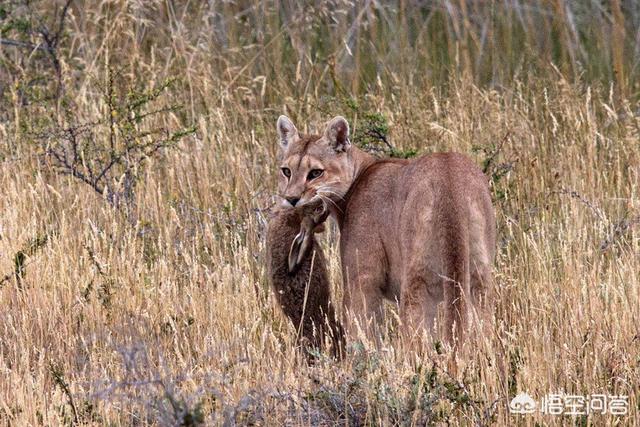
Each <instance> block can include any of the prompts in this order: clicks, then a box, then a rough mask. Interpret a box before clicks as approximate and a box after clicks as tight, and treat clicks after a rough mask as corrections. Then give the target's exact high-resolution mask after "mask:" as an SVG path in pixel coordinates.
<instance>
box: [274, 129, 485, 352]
mask: <svg viewBox="0 0 640 427" xmlns="http://www.w3.org/2000/svg"><path fill="white" fill-rule="evenodd" d="M276 127H277V131H278V136H279V140H280V155H279V174H278V175H279V178H278V193H279V195H280V196H281V198H282V206H283V207H284V208H285V209H292V210H294V211H295V210H297V209H300V208H301V207H304V206H306V205H309V206H314V205H315V204H316V203H318V202H319V201H322V202H323V203H324V204H325V205H326V206H327V208H328V210H329V213H330V215H331V216H332V217H333V218H334V219H335V221H336V222H337V224H338V226H339V229H340V256H341V261H342V277H343V284H344V301H343V302H344V308H345V311H346V313H347V316H346V317H345V318H346V319H349V322H347V323H346V325H347V329H348V330H352V328H353V327H354V326H355V325H356V324H359V325H360V326H361V327H363V328H365V329H366V330H370V328H371V327H374V326H375V325H376V323H377V322H379V320H380V318H381V315H382V307H383V301H384V300H385V299H387V300H391V301H393V302H397V303H398V305H399V310H400V319H401V323H402V329H403V331H404V332H405V333H406V334H408V335H409V336H413V335H414V334H422V333H423V332H424V331H425V330H426V331H428V332H429V334H433V333H435V334H444V338H445V339H446V340H448V341H449V342H452V343H454V345H455V343H457V342H459V341H461V340H464V339H465V335H467V334H468V333H469V330H470V328H474V329H477V327H478V326H479V325H478V324H479V323H481V322H482V323H485V324H486V322H489V321H490V320H491V316H490V312H491V308H492V304H493V293H494V292H493V282H492V264H493V260H494V256H495V246H496V242H495V240H496V230H495V214H494V209H493V206H492V202H491V196H490V192H489V185H488V180H487V178H486V177H485V175H484V174H483V173H482V171H481V170H480V169H479V168H478V167H477V166H476V165H475V164H474V162H473V161H472V160H470V159H469V158H467V157H466V156H464V155H462V154H457V153H436V154H428V155H425V156H423V157H419V158H416V159H411V160H400V159H387V160H380V159H376V158H375V157H373V156H372V155H370V154H368V153H366V152H365V151H363V150H361V149H359V148H358V147H356V146H355V145H353V144H351V142H350V140H349V124H348V123H347V121H346V120H345V119H344V118H343V117H339V116H338V117H335V118H334V119H332V120H331V121H330V122H329V123H328V124H327V126H326V129H325V131H324V133H323V134H322V135H303V134H300V133H299V132H298V130H297V129H296V127H295V126H294V124H293V123H292V121H291V120H290V119H289V118H287V117H286V116H281V117H280V118H279V119H278V121H277V126H276ZM290 227H293V228H291V229H289V230H288V233H289V234H288V235H287V236H285V235H284V234H283V235H281V236H280V237H281V238H282V239H283V242H281V243H282V244H283V245H284V246H286V244H287V241H288V242H289V244H291V242H292V241H293V239H292V238H291V237H292V236H294V235H298V234H299V231H296V232H295V233H294V231H295V230H294V228H295V223H292V225H291V226H290ZM274 238H275V237H274ZM294 245H295V242H294ZM291 249H292V250H293V246H292V247H291ZM284 252H286V253H289V252H290V251H289V250H285V251H284ZM284 252H283V253H284ZM316 253H318V252H316ZM323 262H324V258H323V257H322V256H320V257H317V258H316V260H315V263H314V264H315V265H314V268H321V269H324V267H321V266H320V264H321V263H323ZM308 263H309V260H308V258H305V257H302V258H300V259H299V260H298V258H295V259H293V260H292V263H291V266H290V267H293V268H295V267H296V265H298V264H300V265H302V264H304V265H306V266H308ZM287 266H289V262H287ZM322 271H324V270H322ZM322 286H325V284H324V281H323V283H322Z"/></svg>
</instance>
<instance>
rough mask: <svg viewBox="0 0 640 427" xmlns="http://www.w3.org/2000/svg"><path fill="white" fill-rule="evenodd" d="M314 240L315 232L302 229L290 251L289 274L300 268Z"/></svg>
mask: <svg viewBox="0 0 640 427" xmlns="http://www.w3.org/2000/svg"><path fill="white" fill-rule="evenodd" d="M312 238H313V231H308V230H306V229H300V232H299V233H298V234H297V235H296V237H295V238H294V239H293V242H292V243H291V248H290V249H289V273H293V272H294V271H296V269H297V268H298V267H299V266H300V263H301V262H302V260H303V259H304V256H305V255H306V253H307V250H308V249H309V246H311V239H312Z"/></svg>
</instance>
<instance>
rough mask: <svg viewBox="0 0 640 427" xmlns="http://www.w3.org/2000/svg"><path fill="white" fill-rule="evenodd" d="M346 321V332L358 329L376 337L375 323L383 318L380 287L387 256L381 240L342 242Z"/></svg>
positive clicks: (376, 325) (382, 286)
mask: <svg viewBox="0 0 640 427" xmlns="http://www.w3.org/2000/svg"><path fill="white" fill-rule="evenodd" d="M341 249H342V250H341V258H342V278H343V282H344V308H345V323H346V326H347V331H348V334H349V336H350V337H351V338H352V339H354V338H357V337H358V336H359V330H362V332H364V333H365V335H366V337H367V338H368V339H370V340H374V341H379V336H380V331H379V328H378V326H379V325H380V324H381V323H382V320H383V319H382V318H383V297H384V295H383V289H384V286H385V284H386V283H385V282H386V258H385V256H384V251H383V249H382V245H381V244H378V243H376V244H373V245H362V244H358V245H356V244H353V242H342V245H341Z"/></svg>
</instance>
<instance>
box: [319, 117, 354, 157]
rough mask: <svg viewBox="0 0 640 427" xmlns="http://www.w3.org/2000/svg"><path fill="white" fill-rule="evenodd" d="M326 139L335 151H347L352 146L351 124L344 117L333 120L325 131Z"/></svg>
mask: <svg viewBox="0 0 640 427" xmlns="http://www.w3.org/2000/svg"><path fill="white" fill-rule="evenodd" d="M324 137H325V139H326V140H327V141H328V142H329V146H331V148H333V149H334V150H335V151H338V152H339V151H345V150H347V149H348V148H349V147H350V146H351V142H350V141H349V123H347V120H346V119H345V118H344V117H342V116H337V117H334V118H333V119H331V121H330V122H329V123H328V124H327V129H326V130H325V131H324Z"/></svg>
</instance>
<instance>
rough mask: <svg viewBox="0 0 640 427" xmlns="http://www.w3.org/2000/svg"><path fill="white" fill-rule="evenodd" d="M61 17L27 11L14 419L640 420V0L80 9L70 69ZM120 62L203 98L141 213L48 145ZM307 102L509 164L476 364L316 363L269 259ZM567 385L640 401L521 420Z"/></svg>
mask: <svg viewBox="0 0 640 427" xmlns="http://www.w3.org/2000/svg"><path fill="white" fill-rule="evenodd" d="M61 6H62V3H61V2H56V1H54V0H48V1H43V2H40V3H35V4H33V5H32V6H31V9H27V8H24V7H22V6H21V2H8V3H6V5H1V7H2V8H5V9H6V11H5V14H8V17H4V18H3V14H2V13H0V19H2V20H0V25H2V24H4V23H7V22H9V20H10V19H11V17H13V18H15V19H14V21H11V22H13V24H12V26H11V28H8V27H6V26H5V27H0V28H4V31H3V33H2V39H3V40H4V41H5V42H4V43H3V44H0V72H1V73H2V74H0V97H2V98H1V99H2V101H1V104H0V118H1V122H0V161H1V162H2V163H1V164H2V168H1V169H0V195H1V197H0V280H2V283H1V284H0V307H1V308H0V421H1V422H2V424H3V425H61V424H72V425H74V424H81V425H85V424H86V425H197V424H198V423H200V422H204V423H206V424H213V425H217V424H224V423H226V425H234V424H235V425H245V424H258V425H284V424H287V425H335V424H340V425H422V424H424V423H427V422H429V423H431V422H433V423H436V422H439V423H449V424H452V425H493V424H497V425H513V424H524V425H534V424H536V423H539V424H541V425H560V424H567V423H569V424H579V425H598V426H599V425H637V424H638V423H640V416H639V414H640V399H639V395H638V389H639V384H640V327H639V325H640V308H639V307H640V291H639V289H640V286H639V285H640V280H639V279H640V277H639V273H640V256H639V255H640V239H639V232H638V230H640V196H639V191H640V116H639V113H638V112H639V110H638V104H637V99H638V81H639V80H638V71H639V70H638V58H639V57H640V56H639V55H638V40H639V34H640V33H639V32H638V29H639V23H640V8H639V7H638V5H637V4H636V3H634V2H632V1H618V0H612V1H611V2H595V1H592V2H565V1H562V0H558V1H554V2H547V1H535V2H520V1H509V2H497V1H489V2H465V1H459V0H455V1H454V0H451V1H444V0H441V1H440V0H439V1H434V2H429V3H427V4H418V3H417V2H408V1H397V2H384V4H383V2H378V1H375V0H372V1H364V2H357V3H356V4H352V3H351V2H347V1H341V0H336V1H331V2H324V1H322V2H321V1H316V2H305V3H304V5H303V4H302V3H298V2H293V1H279V2H269V1H265V2H258V1H244V2H234V3H228V2H222V3H218V2H208V3H205V2H174V1H164V0H163V1H160V0H157V1H150V2H146V1H144V2H143V1H119V0H114V1H102V2H72V5H71V8H70V10H69V15H68V17H67V19H66V21H65V25H64V31H63V33H62V36H61V41H60V44H59V45H58V47H57V48H56V55H57V57H58V60H59V63H60V72H59V73H58V72H56V70H55V69H54V67H52V65H51V58H50V57H49V56H48V55H49V52H48V51H47V50H43V49H41V48H38V47H37V46H41V45H42V42H43V41H42V36H41V35H39V34H38V32H37V31H35V30H34V29H35V28H36V26H37V25H38V24H39V25H48V26H52V25H54V24H53V23H55V17H56V16H59V14H60V10H61ZM56 14H58V15H56ZM34 16H35V17H40V19H39V20H38V19H36V18H34ZM21 20H22V21H21ZM16 22H18V23H20V22H22V24H24V25H22V26H20V25H14V24H15V23H16ZM29 25H31V27H29ZM7 28H8V29H7ZM29 28H31V30H30V29H29ZM15 42H20V43H22V44H18V43H15ZM25 46H30V47H25ZM114 70H115V71H114ZM113 72H117V75H118V76H119V77H118V81H116V82H115V85H116V89H117V90H118V93H120V94H121V96H123V97H126V93H127V91H128V90H130V89H131V88H142V89H145V88H146V89H148V88H152V87H156V86H158V85H160V84H162V82H164V81H166V80H167V79H173V80H174V84H173V85H172V86H171V88H170V89H169V90H168V91H165V92H164V93H163V95H162V96H161V97H160V99H158V102H159V103H160V106H159V107H158V108H160V109H161V107H162V106H163V105H172V106H173V105H178V104H179V105H181V106H182V109H180V110H174V109H170V110H166V111H164V110H163V111H162V112H161V113H160V114H156V115H153V117H152V120H151V122H150V123H147V124H145V126H148V127H150V128H153V127H163V128H167V129H173V130H177V129H181V128H184V127H187V126H191V125H194V126H196V134H195V136H193V137H189V138H186V139H184V140H183V141H182V142H181V143H180V144H179V146H178V147H177V149H176V150H164V151H162V152H161V154H160V155H159V156H155V157H153V158H151V159H149V161H148V162H147V163H146V164H145V167H144V170H143V171H142V180H141V182H140V184H139V186H138V192H137V193H136V197H137V199H136V203H135V210H136V217H137V221H136V222H135V223H132V222H131V221H129V220H128V219H127V218H126V217H125V215H123V214H122V213H121V212H120V211H118V210H116V209H114V208H113V207H112V206H110V205H109V203H108V202H107V201H106V200H105V199H104V198H102V197H99V196H97V194H96V192H95V191H94V190H93V189H92V188H91V187H90V186H88V185H86V184H84V183H82V182H80V181H79V180H78V179H76V178H74V177H72V176H69V175H64V174H59V173H57V172H56V171H55V169H53V168H52V167H51V166H50V164H49V163H47V159H46V156H43V152H44V149H45V148H46V147H43V143H42V139H41V138H38V137H36V136H37V135H41V134H42V133H47V132H51V131H50V130H51V129H55V128H57V127H66V126H75V125H79V124H86V123H94V122H96V121H100V120H103V118H104V116H105V111H107V109H108V107H107V102H106V100H105V95H104V93H105V91H104V88H105V86H106V85H107V83H108V80H109V76H110V75H112V74H111V73H113ZM58 77H60V84H61V87H62V90H61V92H60V96H54V95H52V94H55V93H56V91H57V89H56V87H55V86H56V84H57V83H56V81H57V78H58ZM153 108H154V106H150V109H151V110H152V109H153ZM281 113H287V114H289V115H290V116H291V117H293V118H294V120H295V121H296V123H297V124H298V125H299V127H300V128H301V129H302V130H304V131H314V130H315V131H317V130H318V129H320V128H321V126H322V124H323V122H324V121H325V120H327V119H328V118H330V117H331V116H333V115H337V114H344V115H345V116H347V118H348V119H349V121H350V123H351V125H352V127H353V128H354V131H355V132H358V130H359V129H364V128H366V126H367V117H371V116H372V115H376V117H382V118H383V120H384V121H385V124H386V125H388V128H389V134H388V139H389V141H390V142H391V143H392V144H393V145H394V146H395V147H397V149H398V150H403V152H410V150H417V151H418V152H419V153H428V152H433V151H442V150H446V151H460V152H464V153H467V154H468V155H470V156H471V157H472V158H474V159H475V160H476V161H477V162H478V164H479V165H481V166H482V167H484V168H485V170H486V171H487V173H488V175H489V176H490V178H491V182H492V192H493V195H494V201H495V207H496V211H497V221H498V230H499V245H498V256H497V260H496V264H495V277H496V286H497V291H498V295H499V298H498V304H497V307H496V311H495V318H496V324H495V328H494V332H495V333H494V336H493V337H492V339H491V342H490V343H489V345H488V346H486V347H484V348H480V349H478V351H477V352H476V353H475V354H474V355H473V357H471V358H470V359H469V360H465V361H463V366H462V369H461V370H460V374H459V375H458V376H457V377H452V376H450V375H449V374H448V373H447V371H446V365H444V364H443V363H442V360H441V358H440V355H439V354H438V351H437V349H432V350H428V351H426V352H425V353H424V354H414V353H409V352H404V351H402V349H400V348H398V347H394V346H393V345H392V343H393V341H392V340H391V339H385V340H384V341H383V345H382V349H376V348H375V347H374V346H370V345H369V344H368V343H366V342H365V343H360V344H355V343H353V344H352V345H351V347H350V348H349V353H348V356H347V358H346V360H345V361H343V362H340V363H338V362H334V361H332V360H330V359H329V358H328V357H323V356H320V359H319V360H318V362H317V363H316V364H315V365H312V366H309V365H307V364H306V362H305V359H304V358H303V357H301V355H300V354H299V352H298V351H297V349H296V348H295V345H294V342H295V328H294V327H293V326H291V325H290V324H289V323H288V321H287V320H286V318H285V317H284V316H283V315H282V314H281V313H280V311H279V309H278V307H277V305H276V302H275V300H274V298H273V297H272V295H271V291H270V289H269V285H268V280H267V277H266V276H265V273H266V272H265V259H264V249H265V248H264V226H265V218H266V215H267V213H266V212H267V210H268V208H269V207H270V206H271V205H272V204H273V203H274V197H273V194H274V192H275V172H274V171H275V170H276V169H275V158H276V151H277V144H276V139H275V129H274V127H275V119H276V118H277V116H278V115H279V114H281ZM143 130H144V129H143ZM106 132H107V131H106V130H105V127H104V126H97V127H96V128H95V130H94V133H95V134H94V138H95V139H96V141H102V140H104V139H105V138H106V136H107V133H106ZM50 134H51V135H55V133H50ZM54 139H55V138H54ZM105 143H106V142H105ZM43 160H44V161H43ZM326 234H327V236H326V237H325V240H324V242H323V244H324V245H325V247H326V253H327V254H328V258H329V272H330V275H331V279H332V282H333V284H334V295H336V297H337V298H340V297H341V287H340V280H341V278H340V266H339V259H338V249H337V245H336V242H337V240H336V235H337V231H336V230H335V229H332V230H330V231H329V232H328V233H326ZM3 278H4V280H3ZM388 311H389V317H390V319H391V320H390V321H389V323H388V324H389V332H390V333H389V335H391V336H392V335H393V328H394V321H395V320H394V318H395V317H394V313H397V310H396V308H395V307H394V306H393V305H391V304H390V305H389V310H388ZM561 391H562V392H565V393H568V394H577V395H591V394H596V393H604V394H608V395H627V396H629V414H628V415H626V416H622V417H616V416H612V415H598V414H592V415H589V416H578V417H573V418H572V417H567V416H553V415H543V414H540V413H535V414H531V415H525V416H522V415H513V414H510V413H509V410H508V404H509V401H510V400H511V399H512V398H513V397H514V396H515V395H516V394H517V393H519V392H527V393H529V394H530V395H531V396H534V397H536V398H538V399H539V398H542V397H543V396H544V395H546V394H547V393H554V392H561Z"/></svg>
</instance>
